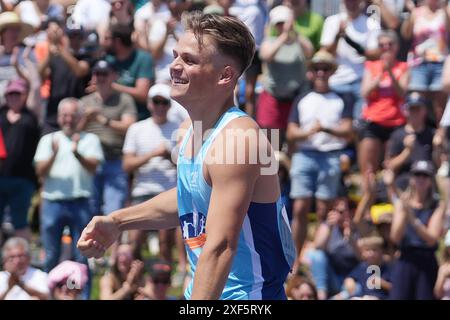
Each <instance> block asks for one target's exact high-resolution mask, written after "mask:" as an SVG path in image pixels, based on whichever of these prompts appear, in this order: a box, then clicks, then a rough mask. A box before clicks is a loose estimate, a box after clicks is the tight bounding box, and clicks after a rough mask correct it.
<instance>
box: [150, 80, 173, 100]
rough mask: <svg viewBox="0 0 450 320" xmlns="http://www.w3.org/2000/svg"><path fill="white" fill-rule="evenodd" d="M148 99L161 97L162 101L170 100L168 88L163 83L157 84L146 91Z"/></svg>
mask: <svg viewBox="0 0 450 320" xmlns="http://www.w3.org/2000/svg"><path fill="white" fill-rule="evenodd" d="M148 97H149V98H150V99H153V98H154V97H163V98H164V99H167V100H170V86H169V85H167V84H164V83H157V84H155V85H153V86H152V87H151V88H150V90H149V91H148Z"/></svg>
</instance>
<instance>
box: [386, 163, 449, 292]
mask: <svg viewBox="0 0 450 320" xmlns="http://www.w3.org/2000/svg"><path fill="white" fill-rule="evenodd" d="M411 173H412V176H411V178H410V180H409V188H408V189H407V191H405V192H404V193H403V194H402V195H401V196H400V200H397V201H395V202H394V205H395V210H394V217H393V221H392V227H391V239H392V241H393V242H394V243H395V244H397V245H398V246H399V248H400V258H399V259H398V260H397V261H396V262H395V263H394V265H393V269H392V276H391V280H392V290H391V292H390V298H391V299H394V300H432V299H433V298H434V294H433V288H434V286H435V283H436V278H437V273H438V263H437V260H436V255H435V252H436V249H437V245H438V241H439V239H440V237H441V235H442V233H443V222H444V217H445V210H446V208H445V207H446V205H445V201H442V200H440V201H438V199H436V197H435V193H434V187H433V185H434V181H433V180H434V168H433V164H432V163H431V162H430V161H418V162H415V163H414V164H413V165H412V167H411Z"/></svg>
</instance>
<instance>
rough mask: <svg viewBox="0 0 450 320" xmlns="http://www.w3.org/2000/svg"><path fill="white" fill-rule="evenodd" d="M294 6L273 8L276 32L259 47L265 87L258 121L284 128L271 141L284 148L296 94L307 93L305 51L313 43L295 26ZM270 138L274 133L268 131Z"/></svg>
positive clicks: (273, 23) (259, 105) (279, 147)
mask: <svg viewBox="0 0 450 320" xmlns="http://www.w3.org/2000/svg"><path fill="white" fill-rule="evenodd" d="M293 19H294V16H293V13H292V10H291V9H290V8H288V7H286V6H277V7H275V8H274V9H272V10H271V11H270V26H271V27H272V28H273V30H274V34H273V35H269V36H267V37H265V38H264V40H263V42H262V44H261V48H260V51H259V56H260V59H261V61H262V63H263V75H264V80H263V88H264V89H263V91H262V92H261V94H260V95H259V99H258V102H257V112H256V121H257V122H258V124H259V125H260V127H261V128H267V129H281V130H280V135H281V136H280V141H272V145H273V147H274V148H278V149H281V146H282V145H283V142H284V136H285V132H286V128H287V122H288V118H289V113H290V111H291V107H292V103H293V102H294V99H295V97H296V96H298V95H301V94H304V92H306V91H307V89H308V85H307V81H306V66H305V55H306V56H307V57H308V56H311V55H312V51H313V48H312V45H311V44H309V47H305V44H304V42H305V41H307V42H309V40H307V39H305V37H304V36H302V35H301V34H297V31H295V29H294V20H293ZM268 137H269V139H270V140H271V138H272V136H271V135H268Z"/></svg>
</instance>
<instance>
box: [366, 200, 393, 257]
mask: <svg viewBox="0 0 450 320" xmlns="http://www.w3.org/2000/svg"><path fill="white" fill-rule="evenodd" d="M393 214H394V206H393V205H392V204H390V203H380V204H376V205H373V206H372V208H371V209H370V215H371V218H372V223H373V224H374V226H375V230H374V233H376V234H377V235H379V236H380V237H381V239H383V261H384V262H386V263H391V262H393V261H394V259H395V258H396V255H397V246H396V245H395V244H394V243H393V242H392V240H391V237H390V235H391V226H392V216H393Z"/></svg>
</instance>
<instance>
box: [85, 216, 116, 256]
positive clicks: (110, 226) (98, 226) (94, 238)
mask: <svg viewBox="0 0 450 320" xmlns="http://www.w3.org/2000/svg"><path fill="white" fill-rule="evenodd" d="M119 234H120V231H119V227H118V226H117V225H116V223H115V222H114V220H113V219H112V218H111V216H106V217H103V216H96V217H94V218H92V220H91V222H89V224H88V225H87V226H86V228H84V230H83V233H82V234H81V237H80V239H79V240H78V243H77V247H78V249H79V250H80V251H81V253H82V254H83V255H84V256H86V257H88V258H92V257H93V258H100V257H101V256H103V255H104V254H105V251H106V249H108V248H109V247H110V246H111V245H112V244H113V243H114V242H115V241H116V240H117V239H118V238H119Z"/></svg>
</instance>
